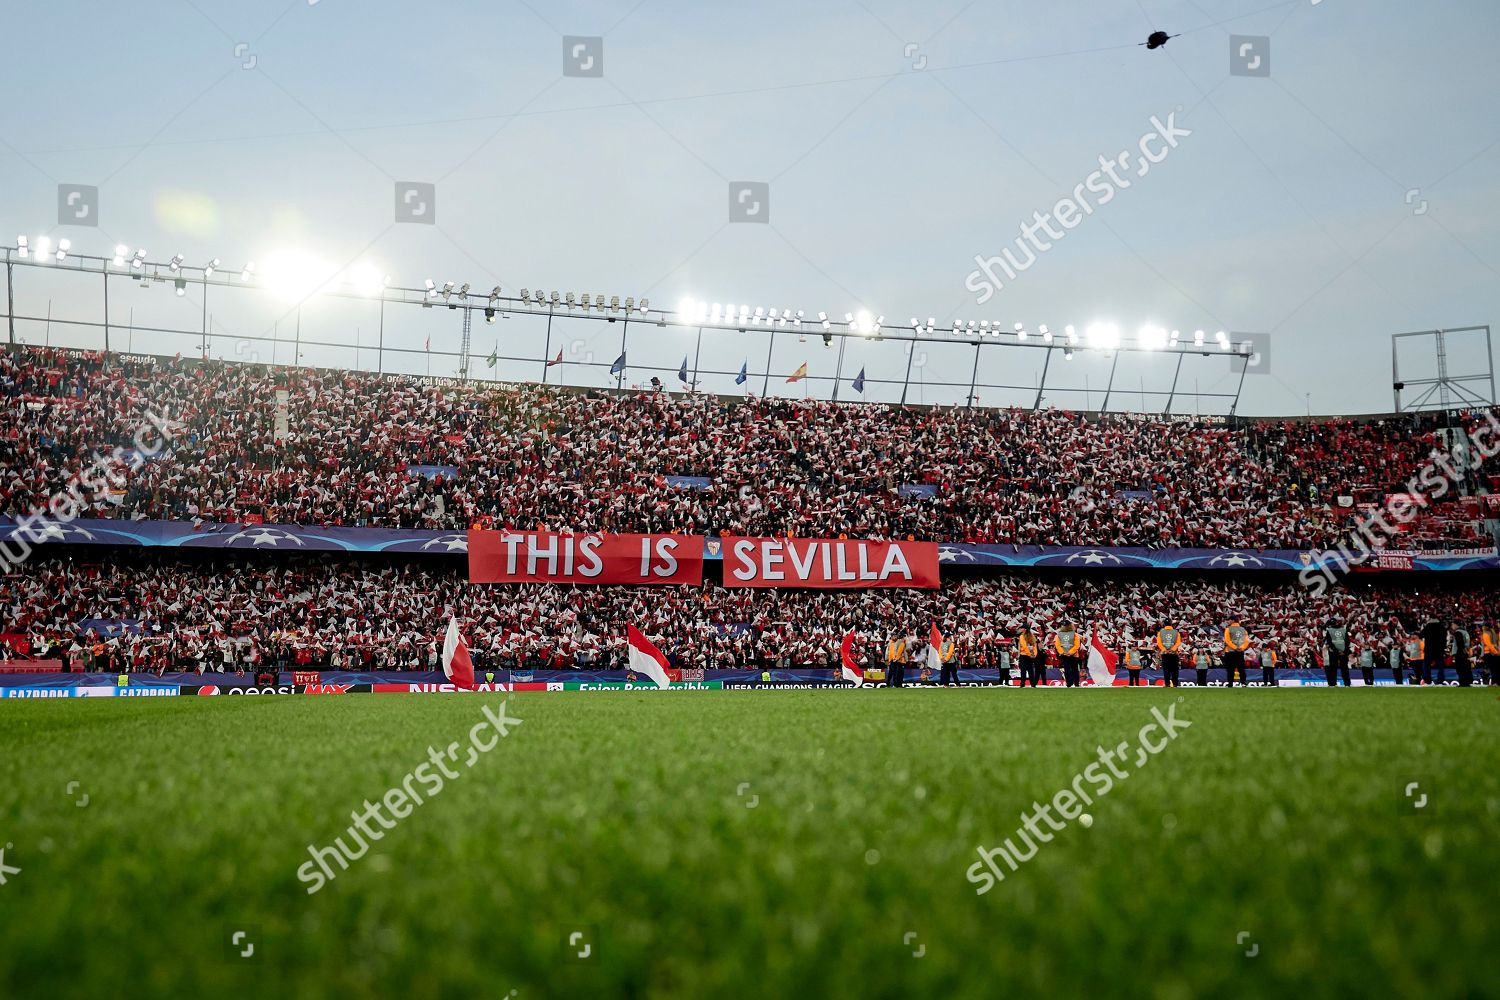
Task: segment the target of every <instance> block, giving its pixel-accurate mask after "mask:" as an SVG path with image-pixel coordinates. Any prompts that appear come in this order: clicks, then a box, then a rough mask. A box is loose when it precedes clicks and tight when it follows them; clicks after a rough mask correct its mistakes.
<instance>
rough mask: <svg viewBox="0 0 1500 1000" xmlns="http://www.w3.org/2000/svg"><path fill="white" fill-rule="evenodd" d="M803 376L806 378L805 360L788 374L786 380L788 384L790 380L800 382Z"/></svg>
mask: <svg viewBox="0 0 1500 1000" xmlns="http://www.w3.org/2000/svg"><path fill="white" fill-rule="evenodd" d="M805 378H807V362H806V361H804V362H802V364H801V365H799V366H798V367H797V370H796V371H794V372H792V373H791V374H790V375H788V376H787V379H786V380H787V383H788V384H790V383H792V382H801V381H802V380H803V379H805Z"/></svg>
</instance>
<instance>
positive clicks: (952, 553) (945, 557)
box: [938, 549, 958, 563]
mask: <svg viewBox="0 0 1500 1000" xmlns="http://www.w3.org/2000/svg"><path fill="white" fill-rule="evenodd" d="M957 561H958V550H957V549H938V562H940V563H945V562H957Z"/></svg>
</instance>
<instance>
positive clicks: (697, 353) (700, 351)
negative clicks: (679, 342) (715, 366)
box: [693, 326, 703, 389]
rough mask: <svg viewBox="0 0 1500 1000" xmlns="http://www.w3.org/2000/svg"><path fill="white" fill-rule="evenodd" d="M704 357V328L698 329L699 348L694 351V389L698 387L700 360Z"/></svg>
mask: <svg viewBox="0 0 1500 1000" xmlns="http://www.w3.org/2000/svg"><path fill="white" fill-rule="evenodd" d="M702 356H703V327H701V326H700V327H698V346H697V347H695V348H694V349H693V388H694V389H696V388H697V387H698V359H699V358H700V357H702Z"/></svg>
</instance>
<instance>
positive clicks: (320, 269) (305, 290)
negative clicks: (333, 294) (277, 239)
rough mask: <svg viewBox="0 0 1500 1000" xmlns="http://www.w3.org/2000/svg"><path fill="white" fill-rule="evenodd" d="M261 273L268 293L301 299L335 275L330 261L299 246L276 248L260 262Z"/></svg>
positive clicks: (319, 288)
mask: <svg viewBox="0 0 1500 1000" xmlns="http://www.w3.org/2000/svg"><path fill="white" fill-rule="evenodd" d="M260 273H261V277H262V278H263V279H264V281H265V285H266V287H267V288H268V289H270V290H271V293H272V294H273V295H275V296H276V297H277V298H280V299H283V300H287V301H301V300H302V299H305V298H307V297H309V296H311V295H313V294H315V293H317V292H319V291H321V290H322V289H323V288H325V287H326V286H327V285H328V284H329V283H330V282H331V281H333V280H334V278H335V277H336V275H337V273H338V272H337V269H336V268H335V267H334V265H332V264H330V263H328V262H327V261H325V260H322V259H321V258H318V257H315V256H313V255H312V254H310V253H307V252H306V251H302V250H278V251H276V252H275V253H272V254H271V255H269V256H268V257H266V258H265V260H264V261H262V263H261V272H260Z"/></svg>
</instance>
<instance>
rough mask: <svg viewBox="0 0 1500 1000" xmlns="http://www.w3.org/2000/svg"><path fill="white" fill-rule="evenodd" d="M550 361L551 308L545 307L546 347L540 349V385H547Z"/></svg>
mask: <svg viewBox="0 0 1500 1000" xmlns="http://www.w3.org/2000/svg"><path fill="white" fill-rule="evenodd" d="M551 360H552V307H551V306H550V305H549V306H547V346H546V347H544V348H543V349H542V385H546V384H547V362H549V361H551Z"/></svg>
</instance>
